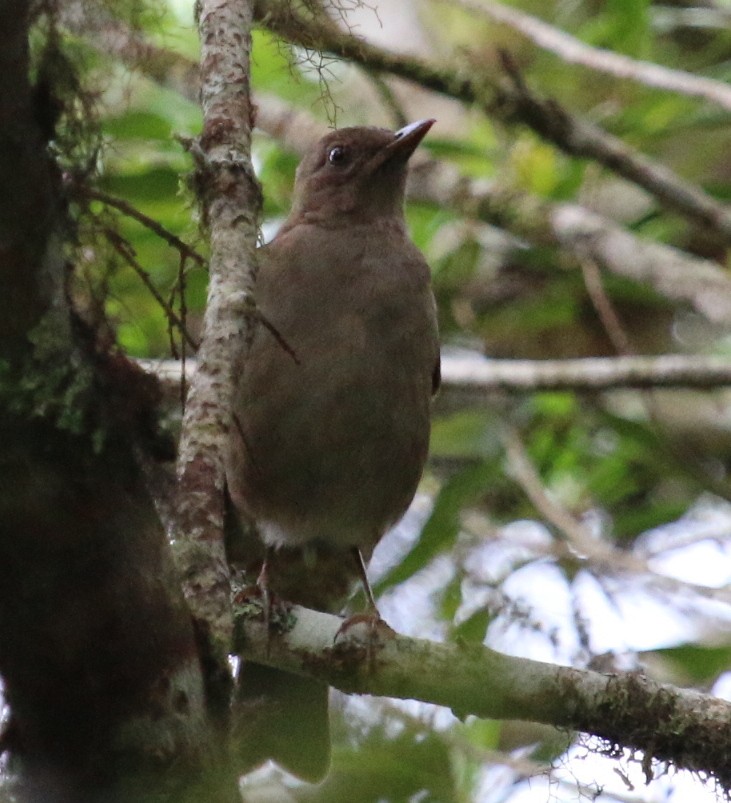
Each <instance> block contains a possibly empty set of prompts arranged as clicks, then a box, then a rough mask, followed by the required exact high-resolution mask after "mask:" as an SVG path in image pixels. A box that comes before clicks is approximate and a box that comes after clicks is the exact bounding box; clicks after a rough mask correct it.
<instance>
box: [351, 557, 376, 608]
mask: <svg viewBox="0 0 731 803" xmlns="http://www.w3.org/2000/svg"><path fill="white" fill-rule="evenodd" d="M353 557H354V558H355V562H356V565H357V566H358V574H359V575H360V580H361V582H362V583H363V591H364V592H365V595H366V604H367V605H368V608H369V612H370V614H371V615H372V616H373V617H374V618H375V619H380V618H381V614H380V613H379V612H378V606H377V605H376V600H375V598H374V596H373V589H372V588H371V584H370V581H369V580H368V571H367V570H366V565H365V561H364V560H363V553H362V552H361V551H360V547H357V546H354V547H353Z"/></svg>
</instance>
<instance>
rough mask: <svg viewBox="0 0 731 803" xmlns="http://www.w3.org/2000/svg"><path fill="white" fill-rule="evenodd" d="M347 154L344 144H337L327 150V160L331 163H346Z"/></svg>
mask: <svg viewBox="0 0 731 803" xmlns="http://www.w3.org/2000/svg"><path fill="white" fill-rule="evenodd" d="M347 155H348V154H347V151H346V150H345V148H343V146H342V145H335V146H334V147H332V148H330V150H329V151H328V152H327V160H328V162H330V164H331V165H341V164H344V163H345V161H346V157H347Z"/></svg>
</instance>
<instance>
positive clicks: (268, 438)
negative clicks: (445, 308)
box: [227, 120, 439, 780]
mask: <svg viewBox="0 0 731 803" xmlns="http://www.w3.org/2000/svg"><path fill="white" fill-rule="evenodd" d="M433 123H434V121H433V120H422V121H420V122H417V123H413V124H411V125H408V126H406V127H405V128H402V129H401V130H400V131H397V132H396V133H394V132H392V131H388V130H385V129H381V128H370V127H368V128H346V129H342V130H340V131H333V132H331V133H329V134H328V135H327V136H325V137H323V138H322V139H321V140H320V141H319V142H318V143H317V144H316V145H314V146H313V147H312V149H311V150H310V151H309V152H308V153H307V155H306V156H305V157H304V159H303V160H302V163H301V164H300V166H299V168H298V170H297V177H296V182H295V190H294V200H293V204H292V210H291V212H290V214H289V217H288V218H287V220H286V222H285V223H284V224H283V226H282V228H281V229H280V231H279V233H278V234H277V236H276V237H275V238H274V239H273V240H272V242H271V243H269V244H268V245H266V246H264V247H263V248H261V249H260V250H259V252H258V259H259V275H258V278H257V283H256V288H255V297H256V301H257V305H258V308H259V310H260V312H261V314H262V319H263V320H265V321H266V322H267V325H266V326H262V325H260V326H258V328H257V330H256V332H255V335H254V339H253V342H252V345H251V348H250V351H249V353H248V355H247V357H246V361H245V364H244V366H243V369H242V372H241V375H240V378H239V380H238V385H237V388H236V393H235V400H234V408H233V413H234V423H235V425H234V426H233V427H232V429H231V437H230V443H229V449H228V454H227V479H228V487H229V493H230V496H231V499H232V501H233V503H234V506H235V508H236V509H237V510H238V511H239V512H240V513H241V514H242V516H244V517H246V518H250V519H253V520H255V522H256V525H257V528H258V531H259V533H260V536H261V539H262V540H263V542H264V544H266V545H267V546H269V547H274V548H275V549H274V555H273V558H272V560H273V565H272V566H270V569H269V575H270V577H271V584H272V588H273V590H274V591H277V593H284V595H285V598H287V599H290V600H291V601H294V602H299V603H301V604H305V605H307V604H310V605H314V606H315V607H318V608H321V609H325V610H333V609H334V608H333V606H339V605H341V604H342V598H343V592H344V590H345V589H346V588H347V587H348V586H349V585H350V583H351V581H352V577H353V576H354V574H355V572H356V571H357V572H359V573H360V574H361V575H362V579H363V581H364V584H365V588H366V594H367V597H368V599H369V604H370V606H371V607H373V609H374V610H373V613H375V603H373V599H372V595H371V593H370V586H369V585H368V581H367V577H366V576H365V568H364V562H363V561H364V559H365V560H367V559H368V558H369V557H370V554H371V552H372V550H373V547H374V546H375V544H376V543H377V542H378V540H379V539H380V538H381V536H382V535H383V534H384V532H385V531H386V530H387V529H388V528H389V527H390V526H391V525H393V524H395V523H396V522H397V521H398V520H399V519H400V518H401V516H402V515H403V514H404V512H405V511H406V509H407V507H408V506H409V504H410V503H411V500H412V499H413V497H414V493H415V492H416V487H417V484H418V482H419V479H420V477H421V474H422V470H423V467H424V462H425V461H426V457H427V451H428V445H429V418H430V406H431V397H432V394H433V393H434V392H435V391H436V389H437V387H438V384H439V343H438V334H437V321H436V308H435V302H434V296H433V294H432V290H431V285H430V276H429V268H428V266H427V264H426V262H425V261H424V258H423V256H422V255H421V253H420V252H419V250H418V249H417V248H416V246H415V245H414V244H413V243H412V242H411V240H410V239H409V236H408V233H407V230H406V225H405V222H404V214H403V202H404V188H405V183H406V172H407V163H408V160H409V157H410V156H411V154H412V153H413V152H414V150H415V149H416V147H417V145H418V144H419V143H420V142H421V140H422V139H423V137H424V136H425V135H426V133H427V131H428V130H429V129H430V128H431V126H432V124H433ZM303 552H307V553H308V554H311V555H312V554H314V555H315V560H314V561H308V562H307V563H308V565H309V566H310V568H309V569H305V570H304V571H303V572H301V573H300V577H301V584H295V585H293V584H292V582H291V581H285V586H286V587H285V588H284V590H283V591H282V586H281V584H280V585H279V586H278V584H277V561H279V563H280V564H282V563H284V564H287V567H288V568H289V567H291V565H292V562H293V561H294V562H295V563H296V562H297V561H298V560H299V562H300V564H301V565H302V566H304V565H305V563H304V562H303V559H302V554H303ZM351 556H352V557H351ZM351 567H352V569H351ZM290 577H291V575H290ZM241 691H242V700H244V701H247V700H248V705H249V708H250V714H251V716H250V717H249V722H247V723H245V727H246V729H247V732H248V736H247V742H248V744H249V748H248V752H249V759H250V761H251V762H252V763H256V762H257V761H261V760H264V759H265V758H273V759H275V760H277V761H278V762H279V763H280V764H282V765H283V766H284V767H285V768H287V769H290V770H291V771H292V772H294V773H295V774H298V775H300V776H302V777H304V778H306V779H309V780H316V779H318V778H319V777H322V775H324V774H325V772H326V771H327V767H328V764H329V737H328V732H327V687H326V686H325V685H324V684H320V683H317V682H316V681H312V680H307V679H302V678H296V677H294V676H293V675H289V674H286V673H281V672H279V673H277V672H273V671H272V670H269V669H265V668H261V667H259V668H257V667H254V666H251V665H249V666H247V667H245V670H244V672H243V675H242V676H241ZM272 697H276V698H277V699H278V704H279V708H278V709H277V708H276V705H275V706H274V707H272V706H271V705H270V704H269V702H271V698H272ZM257 700H258V701H259V702H260V703H261V705H260V707H259V708H257V702H256V701H257ZM268 700H269V701H268ZM303 706H304V708H303ZM272 711H273V712H274V713H271V712H272ZM277 711H278V713H277ZM302 712H304V714H303V713H302Z"/></svg>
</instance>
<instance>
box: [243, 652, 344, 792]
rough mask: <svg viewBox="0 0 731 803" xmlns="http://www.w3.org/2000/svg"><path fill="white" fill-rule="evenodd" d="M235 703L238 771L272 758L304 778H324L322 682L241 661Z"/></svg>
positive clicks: (326, 744) (326, 731) (326, 728)
mask: <svg viewBox="0 0 731 803" xmlns="http://www.w3.org/2000/svg"><path fill="white" fill-rule="evenodd" d="M237 705H238V706H239V712H238V714H239V716H238V717H236V719H237V720H238V721H240V722H241V732H240V733H239V734H238V738H237V739H236V742H235V743H236V748H237V750H238V753H239V758H240V760H241V768H242V770H244V771H247V769H254V768H255V767H257V766H259V765H260V764H262V763H263V762H264V761H266V760H267V759H272V760H273V761H275V762H276V763H277V764H279V765H280V766H281V767H282V768H283V769H285V770H287V771H288V772H291V773H292V774H293V775H296V776H297V777H299V778H301V779H302V780H303V781H309V782H310V783H317V782H318V781H321V780H322V779H323V778H324V777H325V775H326V774H327V771H328V769H329V768H330V722H329V716H328V686H327V685H326V684H324V683H320V682H319V681H317V680H313V679H311V678H304V677H299V676H298V675H293V674H291V673H289V672H282V671H281V670H279V669H273V668H271V667H267V666H259V665H258V664H252V663H246V664H245V665H244V666H243V668H242V669H241V672H240V674H239V696H238V699H237Z"/></svg>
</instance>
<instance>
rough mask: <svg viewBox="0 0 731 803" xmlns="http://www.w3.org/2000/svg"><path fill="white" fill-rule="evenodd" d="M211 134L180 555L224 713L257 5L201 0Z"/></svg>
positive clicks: (254, 204) (183, 462) (206, 142)
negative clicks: (231, 443)
mask: <svg viewBox="0 0 731 803" xmlns="http://www.w3.org/2000/svg"><path fill="white" fill-rule="evenodd" d="M198 8H199V20H198V24H199V34H200V40H201V103H202V107H203V133H202V135H201V137H200V140H199V141H198V142H196V143H193V144H192V145H191V151H192V152H193V155H194V157H195V158H196V161H197V180H198V191H199V196H200V200H201V204H202V207H203V212H204V220H206V222H207V223H208V226H209V231H210V240H211V259H210V281H209V289H208V304H207V308H206V313H205V318H204V324H203V338H202V341H201V346H200V351H199V353H198V358H199V367H198V371H197V372H196V374H195V376H194V378H193V380H192V382H191V387H190V391H189V394H188V400H187V405H186V410H185V417H184V420H183V433H182V436H181V443H180V451H179V460H178V479H179V503H178V511H177V513H178V515H177V522H176V525H175V550H176V557H177V560H178V565H179V567H180V569H181V573H182V577H183V587H184V591H185V594H186V598H187V600H188V604H189V606H190V610H191V613H192V616H193V619H194V621H195V623H196V626H197V630H198V635H199V642H200V645H201V649H202V654H203V659H204V661H205V662H206V663H207V669H208V671H209V691H211V692H214V693H215V694H218V695H219V699H220V702H221V703H222V704H224V705H225V702H224V700H225V694H226V692H227V689H228V671H227V667H226V656H227V654H228V652H229V650H230V642H231V635H232V627H233V625H232V618H231V609H230V603H229V571H228V566H227V562H226V555H225V551H224V540H223V523H224V522H223V520H224V463H223V444H224V442H225V438H226V437H227V435H228V431H229V427H230V420H231V413H230V410H231V401H232V394H233V380H234V375H235V366H236V365H237V364H238V363H239V362H240V359H241V356H242V354H243V351H244V347H245V344H246V342H247V339H248V336H249V334H250V331H251V321H252V318H251V317H250V316H249V315H247V311H248V309H249V307H250V304H249V300H250V293H251V289H252V286H253V282H254V278H255V249H256V238H257V233H258V222H259V212H260V208H261V191H260V188H259V185H258V183H257V180H256V177H255V175H254V171H253V168H252V166H251V157H250V145H251V121H252V116H253V114H252V106H251V100H250V96H249V56H250V50H251V34H250V29H251V21H252V9H251V3H250V2H248V1H247V0H200V2H199V4H198Z"/></svg>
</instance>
